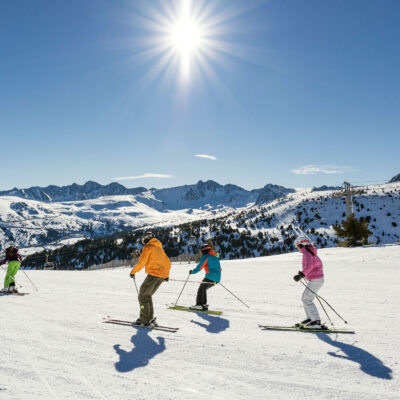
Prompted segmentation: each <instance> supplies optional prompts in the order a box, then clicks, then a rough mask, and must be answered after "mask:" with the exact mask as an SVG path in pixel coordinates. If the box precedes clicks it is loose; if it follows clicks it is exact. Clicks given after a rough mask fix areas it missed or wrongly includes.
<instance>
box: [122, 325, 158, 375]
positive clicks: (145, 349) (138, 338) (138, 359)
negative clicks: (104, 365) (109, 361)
mask: <svg viewBox="0 0 400 400" xmlns="http://www.w3.org/2000/svg"><path fill="white" fill-rule="evenodd" d="M149 332H150V330H148V329H144V328H139V329H138V331H137V333H136V335H133V336H132V338H131V342H132V343H133V345H134V347H133V349H132V350H130V351H125V350H122V349H121V345H119V344H116V345H114V350H115V351H116V352H117V354H118V355H119V361H118V362H116V363H115V369H116V370H117V371H118V372H129V371H133V370H134V369H136V368H141V367H145V366H146V365H148V363H149V361H150V360H151V359H152V358H153V357H155V356H156V355H157V354H159V353H162V352H163V351H164V350H165V349H166V347H165V339H164V338H163V337H161V336H157V339H158V342H157V341H156V340H153V339H152V338H151V337H150V336H149Z"/></svg>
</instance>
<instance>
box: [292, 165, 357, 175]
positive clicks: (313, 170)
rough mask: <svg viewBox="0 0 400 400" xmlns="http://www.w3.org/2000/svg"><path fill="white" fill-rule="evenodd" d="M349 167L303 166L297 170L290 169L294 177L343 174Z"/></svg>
mask: <svg viewBox="0 0 400 400" xmlns="http://www.w3.org/2000/svg"><path fill="white" fill-rule="evenodd" d="M348 169H349V167H340V166H337V165H304V166H302V167H300V168H297V169H291V170H290V172H293V173H294V174H296V175H315V174H327V175H333V174H343V173H344V172H345V171H346V170H348Z"/></svg>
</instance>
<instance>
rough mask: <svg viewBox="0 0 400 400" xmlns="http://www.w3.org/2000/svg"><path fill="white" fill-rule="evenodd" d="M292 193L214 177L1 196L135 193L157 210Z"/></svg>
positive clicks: (235, 203) (51, 199) (76, 197)
mask: <svg viewBox="0 0 400 400" xmlns="http://www.w3.org/2000/svg"><path fill="white" fill-rule="evenodd" d="M293 192H294V190H293V189H288V188H285V187H283V186H278V185H271V184H268V185H266V186H264V187H263V188H261V189H254V190H250V191H248V190H245V189H243V188H241V187H239V186H236V185H231V184H228V185H220V184H219V183H217V182H214V181H211V180H208V181H206V182H203V181H199V182H198V183H196V184H195V185H184V186H178V187H173V188H167V189H146V188H144V187H137V188H133V189H128V188H126V187H125V186H123V185H121V184H119V183H117V182H113V183H110V184H109V185H100V184H99V183H97V182H92V181H88V182H86V183H85V184H84V185H78V184H76V183H74V184H72V185H68V186H55V185H50V186H47V187H39V186H34V187H31V188H28V189H18V188H14V189H11V190H6V191H2V192H0V197H9V196H12V197H19V198H22V199H26V200H36V201H41V202H46V203H56V202H67V201H80V200H90V199H98V198H100V197H105V196H122V195H133V196H136V197H137V198H138V199H139V200H142V201H143V202H144V203H146V202H149V201H151V202H152V205H153V206H154V207H155V208H157V209H158V210H162V209H168V210H181V209H185V208H201V207H205V206H211V207H217V206H230V207H244V206H246V205H247V204H249V203H256V204H262V203H264V202H266V201H271V200H274V199H276V198H278V197H282V196H285V195H286V194H288V193H293Z"/></svg>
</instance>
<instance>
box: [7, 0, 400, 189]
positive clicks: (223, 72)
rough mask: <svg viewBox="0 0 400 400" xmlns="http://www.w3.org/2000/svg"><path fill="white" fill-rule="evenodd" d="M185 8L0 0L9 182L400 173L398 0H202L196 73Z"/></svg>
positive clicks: (148, 182) (252, 183)
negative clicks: (179, 39)
mask: <svg viewBox="0 0 400 400" xmlns="http://www.w3.org/2000/svg"><path fill="white" fill-rule="evenodd" d="M184 2H185V0H184ZM186 2H187V0H186ZM181 3H182V2H181V1H167V0H163V1H152V0H145V1H125V0H69V1H63V0H35V1H34V2H32V1H29V0H13V1H2V2H0V60H1V62H0V137H1V144H2V168H1V175H0V176H1V180H0V189H9V188H11V187H14V186H17V187H29V186H34V185H40V186H45V185H49V184H57V185H66V184H70V183H73V182H77V183H84V182H85V181H87V180H95V181H97V182H100V183H103V184H106V183H109V182H111V181H114V180H115V178H124V179H121V180H120V181H119V182H120V183H122V184H124V185H125V186H127V187H136V186H146V187H169V186H177V185H181V184H190V183H195V182H197V181H198V180H199V179H203V180H205V179H213V180H215V181H217V182H219V183H222V184H225V183H234V184H237V185H240V186H242V187H245V188H248V189H252V188H257V187H262V186H264V185H265V184H267V183H275V184H281V185H284V186H288V187H302V186H312V185H316V186H318V185H323V184H327V185H332V184H341V183H342V182H343V181H344V180H348V181H350V182H352V183H366V182H379V183H381V182H382V181H383V180H385V179H389V178H391V177H392V176H393V175H395V174H397V173H399V172H400V165H399V162H398V149H399V148H400V112H399V110H400V98H399V93H400V74H399V71H400V51H399V46H400V45H399V43H400V27H399V24H398V19H399V15H400V2H399V1H397V0H393V1H391V0H385V1H378V0H374V1H369V0H351V1H349V0H337V1H334V2H333V1H329V2H328V1H321V0H304V1H298V0H269V1H251V0H249V1H247V0H246V1H234V0H226V1H223V0H221V1H218V0H212V1H211V0H210V1H201V0H198V1H194V6H193V5H192V7H191V8H190V7H189V5H188V4H186V6H187V7H188V9H190V10H191V16H192V17H191V19H190V21H197V22H196V29H198V31H197V32H199V31H200V32H201V38H202V39H201V40H202V41H201V43H200V44H198V43H197V47H196V49H195V50H193V49H191V50H190V51H192V53H191V55H190V57H191V58H190V60H191V61H190V62H189V65H190V68H189V67H188V68H187V69H188V71H189V72H187V71H186V72H184V70H183V68H181V65H182V64H181V62H182V57H183V56H182V54H183V53H182V49H181V48H178V47H177V45H176V43H175V42H174V44H171V40H170V39H171V38H170V36H171V29H175V28H174V26H175V25H176V24H177V23H180V21H181V19H180V16H181V14H180V12H181V8H180V7H182V4H181ZM196 10H197V11H196ZM196 16H197V19H196ZM199 16H201V19H199V18H198V17H199ZM174 24H175V25H174ZM174 32H175V30H174ZM174 34H175V33H174ZM184 36H185V35H184ZM160 43H162V46H160ZM189 45H190V46H191V44H189ZM174 46H175V47H174ZM185 49H186V48H185ZM185 51H189V50H187V49H186V50H185ZM171 54H172V56H171V58H170V59H169V62H166V63H165V64H162V61H163V60H164V58H165V57H166V55H171ZM185 54H186V53H185ZM196 155H208V156H212V157H214V158H216V159H211V158H205V157H198V156H196ZM160 175H165V177H160ZM141 176H144V177H143V178H138V177H141ZM129 177H130V179H125V178H129Z"/></svg>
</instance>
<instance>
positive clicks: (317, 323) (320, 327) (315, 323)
mask: <svg viewBox="0 0 400 400" xmlns="http://www.w3.org/2000/svg"><path fill="white" fill-rule="evenodd" d="M301 328H302V329H318V330H327V329H328V328H327V327H326V326H325V325H324V324H321V321H320V320H319V319H317V320H315V321H311V322H308V323H307V324H305V325H303V326H302V327H301Z"/></svg>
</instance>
